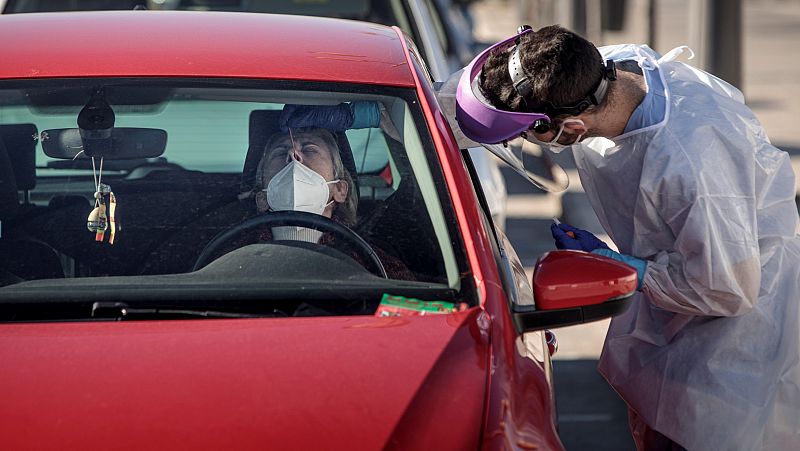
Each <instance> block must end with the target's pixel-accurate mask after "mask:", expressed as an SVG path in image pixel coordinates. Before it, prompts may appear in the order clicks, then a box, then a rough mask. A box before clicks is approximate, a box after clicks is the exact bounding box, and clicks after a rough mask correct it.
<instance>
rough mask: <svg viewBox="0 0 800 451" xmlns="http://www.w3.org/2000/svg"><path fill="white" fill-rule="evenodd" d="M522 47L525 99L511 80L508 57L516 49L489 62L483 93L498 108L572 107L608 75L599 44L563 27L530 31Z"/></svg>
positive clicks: (482, 73) (481, 81)
mask: <svg viewBox="0 0 800 451" xmlns="http://www.w3.org/2000/svg"><path fill="white" fill-rule="evenodd" d="M519 47H520V50H519V55H520V60H521V63H522V68H523V70H524V71H525V74H527V75H528V79H529V80H530V84H531V93H530V95H528V97H526V99H525V101H523V99H522V97H520V95H519V94H517V91H516V90H515V89H514V86H513V84H512V82H511V75H509V73H508V59H509V57H510V56H511V52H512V51H513V47H509V48H506V49H505V50H502V51H496V52H494V53H493V54H492V55H490V56H489V58H488V59H487V60H486V63H485V64H484V66H483V70H482V72H481V79H480V86H481V90H482V91H483V94H484V95H485V96H486V98H487V100H489V102H491V103H492V105H494V106H495V107H496V108H499V109H502V110H507V111H522V112H542V111H543V110H544V108H543V107H542V104H543V102H550V103H551V104H552V105H553V106H556V107H564V106H572V105H575V104H576V103H578V102H580V101H581V100H583V98H585V97H586V96H587V95H588V94H591V93H592V92H591V91H592V90H593V89H594V88H595V87H596V86H597V84H598V82H599V81H600V77H602V76H603V70H604V68H603V58H602V56H601V55H600V52H599V51H598V50H597V48H596V47H595V46H594V44H592V43H591V42H589V41H587V40H586V39H584V38H582V37H581V36H578V35H577V34H575V33H573V32H571V31H569V30H567V29H565V28H563V27H560V26H558V25H551V26H548V27H544V28H542V29H540V30H538V31H535V32H532V33H527V34H525V35H524V36H522V38H521V39H520V43H519ZM601 105H602V102H601Z"/></svg>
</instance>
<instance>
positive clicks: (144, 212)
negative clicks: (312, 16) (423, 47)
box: [0, 79, 463, 298]
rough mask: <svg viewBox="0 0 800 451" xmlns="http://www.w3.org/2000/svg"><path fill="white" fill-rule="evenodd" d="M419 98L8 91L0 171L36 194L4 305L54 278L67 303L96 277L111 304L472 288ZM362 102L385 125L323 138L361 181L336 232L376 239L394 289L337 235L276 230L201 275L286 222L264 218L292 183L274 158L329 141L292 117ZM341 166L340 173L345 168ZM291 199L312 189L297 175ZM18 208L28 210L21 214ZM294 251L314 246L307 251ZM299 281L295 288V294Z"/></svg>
mask: <svg viewBox="0 0 800 451" xmlns="http://www.w3.org/2000/svg"><path fill="white" fill-rule="evenodd" d="M415 96H416V94H415V92H414V90H413V89H403V88H389V87H387V88H382V87H375V86H370V87H368V88H363V89H360V88H358V87H357V86H352V85H341V86H340V85H337V84H322V83H300V82H291V83H283V82H260V83H256V82H247V83H244V82H241V81H224V80H202V81H199V80H175V79H170V80H159V79H141V80H137V79H86V80H81V79H69V80H58V79H52V80H38V81H28V82H22V81H20V82H4V83H2V84H0V140H1V141H0V144H2V146H0V157H2V156H3V155H2V153H6V154H7V157H8V158H7V159H4V158H0V166H3V164H5V166H6V167H5V168H2V167H0V169H2V170H4V171H6V172H5V173H13V174H14V177H15V179H16V180H18V181H24V180H25V179H26V177H29V178H31V181H30V183H28V182H24V183H22V182H20V183H18V184H17V185H18V186H16V187H15V188H16V189H18V190H19V192H20V194H19V197H18V199H16V201H17V202H15V203H14V205H10V206H9V208H5V207H4V208H3V211H4V217H0V219H2V223H1V224H0V225H1V226H2V240H0V253H2V261H3V263H2V264H0V284H2V285H6V288H5V289H2V288H0V298H2V292H3V290H6V291H7V289H12V288H14V287H25V286H28V285H31V284H33V285H34V286H36V282H41V281H42V280H46V281H48V285H47V287H49V288H48V289H52V290H58V289H61V288H59V287H70V286H72V287H74V284H75V283H79V282H76V281H81V280H83V281H85V283H88V284H89V285H91V286H94V287H95V288H96V289H98V290H101V291H102V290H103V289H109V290H112V288H110V286H113V285H118V286H119V287H122V286H128V285H129V284H133V285H138V286H140V287H141V286H150V288H151V289H152V290H151V291H147V290H145V291H147V293H148V295H157V294H158V293H159V290H158V289H157V288H158V287H159V286H160V287H164V289H165V290H166V289H167V287H169V286H171V284H172V285H174V286H175V287H185V286H187V284H188V285H191V286H194V287H196V286H197V285H198V284H201V285H202V284H204V283H216V284H219V286H225V285H226V284H230V285H231V286H232V287H233V286H239V287H240V286H241V285H242V284H244V285H247V286H252V287H261V288H262V289H263V293H268V292H274V289H275V287H282V288H281V289H284V290H289V291H292V290H295V289H296V290H310V289H312V288H313V287H325V289H326V290H331V287H330V284H331V283H336V284H340V285H341V286H343V287H344V286H348V284H355V285H360V284H361V285H363V284H367V285H369V284H377V285H376V286H380V287H383V288H382V289H386V287H387V286H393V285H392V284H395V285H397V284H404V285H403V286H409V285H408V284H412V285H413V284H418V285H419V287H418V288H419V289H422V287H423V286H424V287H431V286H439V287H442V288H449V289H454V290H458V289H459V288H460V278H459V274H460V273H461V272H462V271H463V268H462V269H460V268H459V264H458V259H457V258H456V256H457V254H458V253H459V252H461V251H459V250H458V249H457V248H454V243H457V242H458V241H457V239H456V237H457V231H456V230H455V229H454V226H453V224H454V223H455V221H454V220H453V215H452V212H451V210H450V207H449V203H448V202H449V201H448V200H447V198H443V197H442V192H441V189H442V188H441V186H443V185H444V183H443V181H442V180H441V177H442V175H441V170H440V169H439V167H438V163H437V160H436V159H435V157H433V156H434V155H436V152H435V151H433V150H432V149H431V148H430V146H432V143H431V139H430V136H429V134H428V131H427V129H426V125H425V121H424V120H423V115H422V112H421V111H420V109H419V102H417V101H416V97H415ZM356 101H358V102H365V103H368V104H370V105H373V106H374V107H376V108H379V109H380V111H382V120H381V123H380V124H376V123H373V124H371V126H370V127H368V128H361V129H356V130H348V131H347V132H346V133H338V132H330V131H324V132H325V133H323V132H319V133H320V134H321V135H320V136H322V135H325V137H326V138H325V139H328V141H325V143H326V144H325V145H326V146H328V147H325V149H327V150H326V152H329V154H330V155H333V154H334V153H336V152H338V154H339V160H341V163H340V165H341V167H342V169H343V172H341V173H339V174H338V175H336V178H337V179H346V176H349V177H350V179H351V180H352V186H350V185H348V187H349V194H348V196H353V197H354V207H353V209H352V211H353V217H352V218H351V219H348V218H347V217H346V216H345V215H344V213H342V215H341V216H337V214H338V213H337V212H340V211H350V210H345V209H344V207H343V205H345V204H347V202H349V200H350V199H351V197H346V199H345V200H343V201H342V202H341V203H340V202H338V201H336V202H334V198H335V197H331V198H330V202H331V203H332V205H334V207H335V209H334V210H333V211H334V214H333V216H332V217H331V218H330V220H331V222H334V223H337V224H339V225H344V226H347V228H349V229H351V230H352V231H353V232H354V233H355V234H356V235H358V237H359V238H361V239H363V241H364V242H366V243H367V245H368V247H369V248H371V249H372V250H373V251H374V253H375V254H376V256H377V258H378V260H380V261H381V263H382V264H383V267H384V270H385V272H386V275H387V277H388V278H386V279H384V278H382V277H381V276H380V274H379V271H377V270H376V269H375V268H374V267H372V266H371V263H370V255H367V254H364V252H363V250H359V249H354V247H357V246H355V245H354V244H353V243H351V242H350V240H348V239H346V238H342V239H340V237H339V236H337V235H335V234H334V233H333V232H331V233H329V232H328V231H327V229H325V228H322V229H319V230H320V231H321V234H318V236H316V237H314V238H313V239H309V238H308V237H305V235H302V233H300V235H297V236H292V237H289V238H286V236H285V235H284V234H283V232H285V231H286V230H285V229H286V228H287V227H289V228H291V227H294V229H292V231H302V230H307V229H310V227H311V226H308V224H305V223H302V224H293V223H286V224H284V223H275V224H271V223H267V224H266V225H264V226H258V227H255V228H252V229H247V230H243V231H241V233H238V232H237V233H235V234H234V235H235V236H233V237H232V238H231V237H228V238H225V240H227V241H226V242H224V243H223V244H222V245H220V246H218V248H217V249H216V250H215V251H214V252H213V253H211V254H209V255H206V256H205V257H204V258H205V261H204V262H203V263H202V264H201V265H199V266H198V260H199V259H201V257H203V256H204V255H205V254H204V253H205V252H206V251H207V250H208V248H209V246H211V245H212V244H214V243H215V240H218V239H220V237H221V236H223V235H225V234H226V233H229V232H230V231H231V230H236V228H237V227H238V226H240V225H241V224H243V223H246V222H248V221H253V220H254V218H260V217H261V216H269V215H270V214H272V213H275V211H274V210H275V209H273V208H271V207H270V208H269V209H267V210H266V211H262V210H260V206H259V205H260V204H259V200H258V199H259V196H266V197H264V198H265V199H268V205H269V204H270V203H271V202H273V201H274V202H277V201H275V200H274V199H275V198H273V197H269V196H272V195H273V194H274V193H278V192H283V191H279V190H277V188H275V186H278V185H277V184H275V185H272V184H271V183H270V182H271V181H272V178H277V177H278V176H277V174H272V175H268V172H269V171H270V169H269V167H270V166H269V163H268V158H271V157H270V155H271V154H270V152H279V151H282V150H275V149H282V148H281V147H280V145H278V144H279V143H280V139H289V138H291V142H292V143H293V144H294V145H296V146H298V147H303V146H305V144H303V142H304V141H302V139H305V138H303V136H305V135H304V133H308V134H311V133H312V132H313V133H317V131H316V130H314V129H312V128H305V127H301V128H295V129H293V134H292V135H288V134H286V133H284V132H283V131H282V130H281V128H280V124H279V117H280V114H281V111H282V110H283V108H284V107H285V105H287V104H294V105H311V106H315V107H316V106H324V107H336V106H341V105H345V106H346V105H349V104H350V103H351V102H356ZM109 111H110V112H111V113H109ZM87 112H88V113H87ZM109 117H113V130H112V132H113V133H110V134H108V136H107V138H108V139H107V140H106V141H104V140H103V138H102V137H100V138H98V136H100V135H102V130H100V129H97V130H94V129H93V128H92V127H91V126H88V127H87V126H86V124H87V123H89V124H100V123H104V121H108V120H109ZM87 118H88V119H87ZM82 120H83V121H84V122H83V129H82V130H79V129H78V124H81V123H82V122H81V121H82ZM87 120H88V121H89V122H86V121H87ZM92 121H94V122H92ZM326 133H328V134H329V135H330V136H328V135H327V134H326ZM281 136H284V138H281ZM287 136H288V137H289V138H287ZM92 139H95V141H92ZM295 139H297V143H295V142H294V140H295ZM331 142H332V143H333V144H327V143H331ZM99 143H106V144H102V145H101V144H99ZM102 146H107V147H102ZM331 148H332V149H335V150H330V149H331ZM270 149H273V150H270ZM311 151H314V152H318V151H317V150H314V149H312V150H311ZM311 151H309V152H311ZM284 152H285V151H284ZM302 152H306V150H305V147H303V151H302ZM29 153H30V154H31V159H30V163H29V166H30V167H26V165H27V164H28V163H25V162H26V161H28V160H27V158H28V157H27V155H28V154H29ZM268 154H270V155H268ZM90 155H94V158H91V157H90ZM326 155H328V154H326ZM275 158H276V159H277V160H280V162H279V163H278V164H277V167H278V168H280V169H281V170H282V169H283V168H285V167H288V166H289V165H288V163H289V162H290V161H291V160H292V158H288V154H287V155H283V154H281V155H280V156H278V157H275ZM294 158H297V157H294ZM302 158H303V161H307V160H308V159H310V158H311V157H310V156H309V155H304V156H303V157H302ZM329 159H330V160H331V161H332V162H331V163H330V165H331V167H332V168H333V169H331V170H332V171H335V170H336V169H335V166H336V163H335V162H333V161H334V160H335V158H334V157H333V156H331V157H329ZM4 161H5V163H4ZM262 161H264V162H266V163H261V162H262ZM12 162H13V163H12ZM302 164H303V165H307V164H308V165H309V166H308V167H311V166H310V163H302ZM12 166H13V167H12ZM312 169H313V170H314V171H318V169H316V168H314V167H312ZM290 172H291V171H290ZM287 173H288V172H287ZM317 173H318V174H323V172H319V171H318V172H317ZM2 174H4V172H0V190H5V191H8V190H13V189H14V188H12V187H11V186H4V185H8V183H5V182H3V180H4V179H3V177H2ZM270 177H271V178H270ZM323 178H324V176H323ZM333 178H334V176H331V177H329V179H333ZM267 180H269V181H267ZM326 180H328V179H326ZM326 180H323V182H324V181H326ZM6 181H7V180H6ZM334 183H338V182H334ZM100 184H102V185H106V186H107V187H108V188H107V191H109V192H110V193H113V195H114V201H113V204H114V211H113V213H112V212H111V211H110V209H111V204H112V199H111V196H110V193H109V192H104V190H103V189H102V187H101V189H100V191H101V194H100V195H96V192H97V191H98V186H100ZM289 186H290V189H295V190H300V189H301V185H297V182H295V184H294V185H292V183H291V177H290V183H289ZM336 186H339V185H336ZM292 187H293V188H292ZM323 189H328V190H329V191H327V193H332V192H333V191H330V190H331V189H332V188H323ZM270 190H272V191H270ZM0 194H2V193H0ZM331 196H334V195H333V194H332V195H331ZM0 198H2V196H0ZM295 198H297V197H295ZM325 199H326V200H327V199H328V197H326V198H325ZM98 206H102V207H103V208H104V211H105V213H106V218H105V222H104V223H103V224H102V226H103V227H100V228H102V233H98V232H99V231H98V227H99V226H98V222H97V221H98V218H97V217H96V215H95V217H94V221H95V222H94V223H93V222H92V221H93V219H92V217H91V215H92V214H94V212H95V210H97V207H98ZM11 207H13V212H14V213H13V214H8V212H11V211H12V208H11ZM325 207H327V206H325ZM339 208H342V210H338V209H339ZM348 208H349V207H348ZM318 216H319V215H318ZM112 217H113V221H112ZM304 225H305V226H306V227H302V226H304ZM312 226H313V225H312ZM281 227H283V229H281ZM279 229H280V230H282V232H280V233H279V232H278V230H279ZM301 229H302V230H301ZM298 236H299V238H298ZM112 238H113V244H112V243H111V241H112ZM326 240H327V241H326ZM289 241H292V242H291V243H289V246H288V247H287V246H284V244H286V243H287V242H289ZM295 242H305V243H308V244H303V245H301V246H296V249H295V248H292V246H294V244H296V243H295ZM30 243H37V246H38V245H41V246H39V247H38V248H37V249H38V250H37V251H36V252H40V251H41V252H43V253H44V254H45V255H43V256H42V255H40V256H38V257H36V258H37V259H38V260H40V261H41V260H48V259H49V260H52V261H51V262H50V263H48V264H49V265H50V266H51V267H55V268H57V270H55V271H44V270H43V268H41V267H37V264H34V263H32V262H31V261H29V258H30V255H25V254H24V253H23V252H22V251H21V250H22V249H24V248H25V246H26V245H27V244H30ZM356 244H357V243H356ZM212 247H213V246H212ZM253 248H254V250H253ZM328 248H330V249H328ZM248 249H250V250H249V251H248ZM29 254H30V253H29ZM53 262H54V263H53ZM39 266H44V265H43V264H42V265H39ZM241 271H244V273H242V272H241ZM232 273H233V274H236V275H235V277H232V276H230V274H232ZM164 277H167V278H166V279H164ZM187 280H191V282H188V281H187ZM287 280H291V281H292V283H291V284H289V285H290V286H288V287H287ZM109 284H110V285H109ZM98 287H99V288H98ZM103 287H105V288H103ZM187 289H188V288H187ZM254 289H255V288H254ZM312 291H313V290H312ZM412 291H413V290H412ZM331 293H332V292H331ZM161 295H163V293H161Z"/></svg>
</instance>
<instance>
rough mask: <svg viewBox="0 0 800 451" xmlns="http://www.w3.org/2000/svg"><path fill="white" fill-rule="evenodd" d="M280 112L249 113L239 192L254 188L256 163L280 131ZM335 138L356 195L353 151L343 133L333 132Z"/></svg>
mask: <svg viewBox="0 0 800 451" xmlns="http://www.w3.org/2000/svg"><path fill="white" fill-rule="evenodd" d="M280 115H281V110H253V111H251V112H250V137H249V144H248V146H247V156H246V157H245V160H244V168H243V169H242V182H241V185H240V192H242V193H246V192H250V191H252V190H253V188H255V186H256V171H257V170H258V163H259V161H261V156H262V155H263V153H264V146H266V145H267V140H268V139H269V137H270V136H272V135H273V134H274V133H277V132H278V131H280V126H279V125H278V118H280ZM333 134H334V136H335V137H336V142H337V143H338V144H339V153H340V155H341V157H342V165H344V168H345V169H346V170H347V171H348V172H349V173H350V176H351V177H352V178H353V183H355V185H356V186H355V187H354V188H355V189H356V193H358V177H357V175H358V174H357V172H356V163H355V160H354V159H353V151H352V149H351V148H350V143H349V142H348V141H347V136H346V135H345V133H344V132H333Z"/></svg>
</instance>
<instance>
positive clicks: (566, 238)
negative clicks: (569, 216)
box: [550, 223, 608, 252]
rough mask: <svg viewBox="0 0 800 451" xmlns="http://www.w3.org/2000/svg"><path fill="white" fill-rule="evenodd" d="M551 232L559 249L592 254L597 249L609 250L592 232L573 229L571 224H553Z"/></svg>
mask: <svg viewBox="0 0 800 451" xmlns="http://www.w3.org/2000/svg"><path fill="white" fill-rule="evenodd" d="M550 232H551V233H552V234H553V239H554V240H555V241H556V247H557V248H559V249H573V250H578V251H586V252H591V251H593V250H595V249H608V245H607V244H606V243H604V242H603V241H602V240H600V238H597V237H596V236H594V235H593V234H592V232H588V231H586V230H583V229H579V228H577V227H572V226H571V225H569V224H564V223H561V224H553V225H551V226H550Z"/></svg>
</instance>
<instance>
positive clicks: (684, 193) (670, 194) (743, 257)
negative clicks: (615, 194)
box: [642, 137, 761, 316]
mask: <svg viewBox="0 0 800 451" xmlns="http://www.w3.org/2000/svg"><path fill="white" fill-rule="evenodd" d="M706 138H707V137H706ZM738 139H742V140H743V141H744V138H743V137H740V138H738ZM685 142H692V141H691V139H687V140H686V141H685ZM701 142H702V141H701ZM705 143H706V144H709V146H708V147H706V148H704V149H702V150H700V149H688V150H686V152H692V151H693V152H706V153H708V154H710V157H711V158H708V157H707V155H702V156H701V157H699V158H705V159H706V160H711V161H710V162H709V163H708V164H709V167H706V168H702V167H700V165H698V163H697V162H696V161H686V160H685V159H684V160H680V159H678V161H675V159H671V160H672V161H668V162H666V163H665V166H666V167H670V168H672V169H667V170H666V172H667V173H666V174H665V178H663V179H661V180H660V182H659V183H658V184H656V185H653V186H654V187H656V189H655V191H650V192H646V191H645V196H644V199H643V200H644V201H645V202H647V203H648V204H649V205H648V208H647V210H649V211H651V212H653V213H652V214H655V215H658V216H660V218H661V220H660V221H657V222H658V223H661V224H663V223H666V224H667V226H668V227H669V228H670V230H671V232H672V234H673V236H674V237H675V239H674V243H672V245H671V246H665V247H664V248H662V249H667V250H662V251H659V252H657V253H656V254H655V255H654V256H648V260H650V262H649V265H648V271H647V273H646V274H645V278H644V282H643V287H642V291H643V292H645V293H646V294H647V295H648V297H649V299H650V300H651V302H652V303H653V304H655V305H656V306H658V307H661V308H663V309H665V310H669V311H673V312H677V313H682V314H687V315H706V316H735V315H741V314H744V313H747V312H749V311H750V310H751V309H752V308H753V306H754V304H755V302H756V300H757V298H758V293H759V288H760V284H761V262H760V253H759V245H758V236H757V225H756V210H757V207H756V196H755V183H754V182H752V180H753V178H752V176H751V177H749V178H748V177H747V174H746V172H745V173H742V172H744V171H746V170H747V169H741V168H743V167H744V168H746V167H747V166H748V162H747V161H736V160H735V159H731V158H726V157H725V156H724V155H725V152H730V150H731V149H730V148H727V149H726V148H725V147H724V146H722V145H721V144H720V143H719V142H716V141H713V140H712V141H710V142H709V140H708V139H706V140H705ZM700 164H703V162H700ZM711 165H714V166H716V167H714V168H712V167H710V166H711ZM737 167H738V168H739V169H737ZM719 174H725V175H724V176H720V175H719ZM643 222H646V219H644V221H643ZM654 223H656V221H654ZM669 247H671V249H670V248H669Z"/></svg>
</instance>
